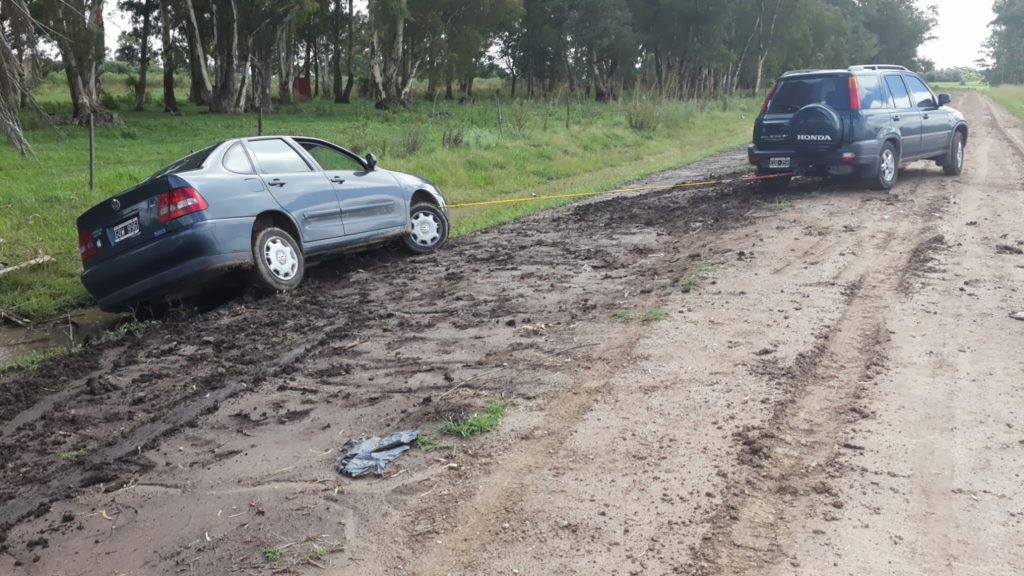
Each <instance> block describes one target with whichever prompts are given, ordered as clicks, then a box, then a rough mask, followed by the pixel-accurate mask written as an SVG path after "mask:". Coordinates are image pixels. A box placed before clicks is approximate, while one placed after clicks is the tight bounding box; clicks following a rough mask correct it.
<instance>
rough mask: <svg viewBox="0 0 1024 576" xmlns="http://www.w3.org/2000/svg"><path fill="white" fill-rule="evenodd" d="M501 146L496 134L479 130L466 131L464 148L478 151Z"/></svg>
mask: <svg viewBox="0 0 1024 576" xmlns="http://www.w3.org/2000/svg"><path fill="white" fill-rule="evenodd" d="M499 144H501V140H500V139H499V138H498V136H497V134H495V133H494V132H492V131H490V130H484V129H481V128H470V129H469V130H467V131H466V146H469V147H470V148H476V149H479V150H488V149H490V148H495V147H497V146H498V145H499Z"/></svg>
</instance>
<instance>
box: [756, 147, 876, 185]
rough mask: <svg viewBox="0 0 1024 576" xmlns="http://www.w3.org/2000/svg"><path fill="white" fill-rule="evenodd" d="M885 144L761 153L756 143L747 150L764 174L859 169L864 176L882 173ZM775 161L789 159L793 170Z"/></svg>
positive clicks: (763, 151)
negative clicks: (774, 165)
mask: <svg viewBox="0 0 1024 576" xmlns="http://www.w3.org/2000/svg"><path fill="white" fill-rule="evenodd" d="M881 149H882V143H881V142H878V141H874V140H865V141H863V142H854V143H853V144H848V145H846V146H843V147H841V148H838V149H836V150H833V151H831V152H803V151H796V150H761V149H758V148H757V146H756V145H755V144H751V145H750V146H749V147H748V148H747V158H748V159H749V160H750V163H751V164H752V165H754V166H757V170H758V172H760V173H772V172H780V173H781V172H796V173H797V174H805V173H809V172H816V171H819V170H821V169H824V168H831V167H836V166H850V167H855V168H858V169H859V171H860V173H861V175H863V176H874V172H876V171H877V170H878V157H879V154H880V153H881ZM772 158H789V159H790V165H789V168H772V167H770V164H769V163H770V161H771V159H772Z"/></svg>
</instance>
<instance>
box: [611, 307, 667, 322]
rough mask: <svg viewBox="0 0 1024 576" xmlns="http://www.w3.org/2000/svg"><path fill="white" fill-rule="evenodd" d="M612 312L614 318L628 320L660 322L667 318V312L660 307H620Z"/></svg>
mask: <svg viewBox="0 0 1024 576" xmlns="http://www.w3.org/2000/svg"><path fill="white" fill-rule="evenodd" d="M612 314H613V315H614V316H615V317H616V318H621V319H622V320H629V321H630V322H660V321H662V320H664V319H666V318H668V312H665V311H664V310H662V309H661V308H638V309H627V308H620V309H618V310H616V311H615V312H612Z"/></svg>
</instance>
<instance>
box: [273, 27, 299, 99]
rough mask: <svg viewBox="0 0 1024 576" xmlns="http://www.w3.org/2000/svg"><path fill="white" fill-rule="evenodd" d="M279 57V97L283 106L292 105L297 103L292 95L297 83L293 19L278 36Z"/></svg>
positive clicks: (282, 28)
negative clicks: (293, 86)
mask: <svg viewBox="0 0 1024 576" xmlns="http://www.w3.org/2000/svg"><path fill="white" fill-rule="evenodd" d="M277 56H278V63H279V65H278V75H277V96H278V98H280V99H281V104H291V103H292V102H294V101H295V97H294V95H293V94H292V85H293V84H294V83H295V25H294V23H293V22H292V20H291V17H289V18H288V21H287V22H285V23H284V26H282V27H281V32H280V33H279V34H278V42H277Z"/></svg>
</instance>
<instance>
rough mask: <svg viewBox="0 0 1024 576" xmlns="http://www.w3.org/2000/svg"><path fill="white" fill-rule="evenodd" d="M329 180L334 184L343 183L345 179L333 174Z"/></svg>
mask: <svg viewBox="0 0 1024 576" xmlns="http://www.w3.org/2000/svg"><path fill="white" fill-rule="evenodd" d="M331 182H333V183H335V184H344V183H345V179H344V178H342V177H341V176H334V177H333V178H331Z"/></svg>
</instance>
